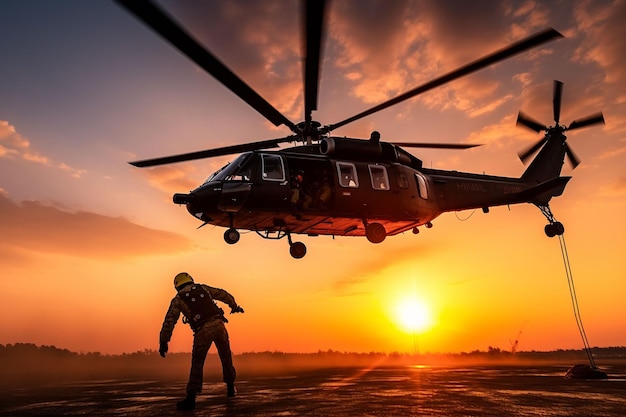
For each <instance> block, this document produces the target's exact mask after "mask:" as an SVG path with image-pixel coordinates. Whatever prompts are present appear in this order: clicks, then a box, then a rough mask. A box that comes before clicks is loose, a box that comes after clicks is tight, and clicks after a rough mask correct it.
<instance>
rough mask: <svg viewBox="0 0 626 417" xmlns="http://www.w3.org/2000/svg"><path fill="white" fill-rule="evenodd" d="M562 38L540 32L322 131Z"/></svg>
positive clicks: (558, 34) (558, 35)
mask: <svg viewBox="0 0 626 417" xmlns="http://www.w3.org/2000/svg"><path fill="white" fill-rule="evenodd" d="M560 37H563V35H561V34H560V33H559V32H557V31H556V30H554V29H552V28H550V29H547V30H544V31H543V32H539V33H537V34H535V35H532V36H530V37H528V38H526V39H524V40H521V41H519V42H516V43H514V44H512V45H510V46H508V47H506V48H504V49H501V50H499V51H497V52H494V53H492V54H490V55H487V56H485V57H483V58H480V59H478V60H476V61H474V62H471V63H469V64H467V65H465V66H463V67H461V68H459V69H457V70H455V71H452V72H449V73H447V74H445V75H443V76H441V77H439V78H435V79H434V80H432V81H430V82H428V83H426V84H423V85H421V86H419V87H416V88H414V89H413V90H410V91H407V92H406V93H404V94H401V95H399V96H398V97H395V98H393V99H391V100H388V101H386V102H384V103H381V104H379V105H377V106H374V107H372V108H371V109H369V110H366V111H364V112H361V113H359V114H357V115H355V116H352V117H350V118H348V119H346V120H343V121H341V122H339V123H335V124H333V125H330V126H326V127H325V128H324V129H322V132H323V133H327V132H330V131H331V130H334V129H337V128H339V127H341V126H344V125H346V124H348V123H351V122H354V121H355V120H359V119H361V118H363V117H365V116H369V115H370V114H372V113H376V112H378V111H380V110H383V109H386V108H387V107H390V106H393V105H394V104H398V103H400V102H402V101H405V100H408V99H409V98H412V97H415V96H416V95H418V94H421V93H424V92H426V91H429V90H432V89H433V88H435V87H439V86H440V85H443V84H446V83H449V82H450V81H453V80H456V79H457V78H461V77H463V76H465V75H467V74H470V73H472V72H475V71H478V70H479V69H482V68H485V67H487V66H489V65H491V64H495V63H496V62H498V61H502V60H503V59H506V58H509V57H511V56H513V55H516V54H519V53H521V52H523V51H526V50H527V49H530V48H533V47H535V46H538V45H540V44H542V43H545V42H547V41H550V40H553V39H555V38H560Z"/></svg>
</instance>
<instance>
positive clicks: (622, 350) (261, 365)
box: [0, 343, 626, 389]
mask: <svg viewBox="0 0 626 417" xmlns="http://www.w3.org/2000/svg"><path fill="white" fill-rule="evenodd" d="M211 352H212V353H211V354H210V355H209V358H207V361H206V365H205V374H206V379H207V381H208V380H211V379H214V380H215V381H220V380H221V368H220V361H219V359H218V358H217V354H216V353H215V351H214V350H212V351H211ZM592 353H593V356H594V358H595V359H596V361H597V362H598V364H599V365H602V364H603V363H606V362H607V361H626V347H624V346H613V347H602V348H601V347H595V348H592ZM190 357H191V354H190V353H170V354H168V356H167V358H166V359H163V358H161V357H160V356H159V354H158V352H157V351H155V350H151V349H144V350H142V351H137V352H133V353H123V354H119V355H108V354H102V353H100V352H87V353H82V352H81V353H77V352H72V351H70V350H68V349H62V348H57V347H56V346H37V345H34V344H31V343H16V344H7V345H1V344H0V370H1V372H0V389H3V388H6V387H19V386H24V385H28V386H32V385H34V384H35V385H36V384H50V383H66V382H71V381H80V380H85V381H93V380H104V379H137V378H141V379H145V378H150V379H156V380H177V381H184V380H185V379H186V378H187V375H188V372H189V362H190ZM234 361H235V366H236V367H237V371H238V374H239V375H240V376H241V377H246V376H251V375H259V374H262V375H272V374H284V373H286V372H292V371H314V370H316V369H323V368H337V367H369V368H371V367H384V366H407V365H415V364H420V365H450V366H454V365H458V364H464V365H467V364H503V365H506V364H514V365H515V364H517V365H519V364H524V363H526V362H534V363H543V364H557V365H558V364H568V366H569V365H572V364H575V363H581V362H582V363H584V362H586V354H585V352H584V351H583V350H582V349H579V350H576V349H569V350H565V349H559V350H555V351H551V352H538V351H521V352H517V353H515V354H513V353H511V352H508V351H503V350H501V349H499V348H495V347H492V346H489V347H488V348H487V350H486V351H480V350H475V351H472V352H461V353H422V354H408V353H400V352H392V353H385V352H369V353H355V352H340V351H335V350H326V351H322V350H320V351H318V352H315V353H286V352H279V351H274V352H246V353H240V354H236V355H234Z"/></svg>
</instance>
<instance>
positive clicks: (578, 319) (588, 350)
mask: <svg viewBox="0 0 626 417" xmlns="http://www.w3.org/2000/svg"><path fill="white" fill-rule="evenodd" d="M559 243H560V245H561V254H562V256H563V263H564V265H565V275H566V276H567V285H568V287H569V292H570V298H571V300H572V308H573V309H574V317H575V318H576V325H577V326H578V331H579V332H580V336H581V338H582V340H583V345H584V347H585V353H586V354H587V358H588V359H589V363H590V364H591V366H592V367H593V368H596V364H595V361H594V360H593V355H592V354H591V346H590V345H589V340H588V339H587V333H586V332H585V328H584V326H583V320H582V317H581V315H580V308H579V307H578V298H577V297H576V289H575V287H574V277H573V275H572V267H571V265H570V262H569V256H568V254H567V247H566V246H565V238H564V237H563V235H559Z"/></svg>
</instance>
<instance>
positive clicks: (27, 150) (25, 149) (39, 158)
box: [0, 120, 87, 178]
mask: <svg viewBox="0 0 626 417" xmlns="http://www.w3.org/2000/svg"><path fill="white" fill-rule="evenodd" d="M0 158H21V159H23V160H25V161H28V162H33V163H36V164H41V165H44V166H48V167H52V168H57V169H60V170H62V171H65V172H68V173H69V174H70V175H71V176H72V177H75V178H80V176H82V175H83V174H84V173H85V172H87V171H86V170H84V169H77V168H73V167H71V166H69V165H67V164H65V163H63V162H60V163H56V162H53V161H52V160H51V159H50V158H48V157H47V156H45V155H42V154H40V153H38V152H36V151H34V150H33V149H32V147H31V144H30V141H29V140H28V139H26V138H25V137H23V136H22V135H21V134H19V133H18V132H17V130H16V129H15V127H14V126H13V125H11V124H9V122H8V121H6V120H0Z"/></svg>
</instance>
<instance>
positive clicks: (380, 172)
mask: <svg viewBox="0 0 626 417" xmlns="http://www.w3.org/2000/svg"><path fill="white" fill-rule="evenodd" d="M368 167H369V169H370V178H371V180H372V188H373V189H375V190H388V189H389V177H387V168H385V167H384V166H382V165H369V166H368Z"/></svg>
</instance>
